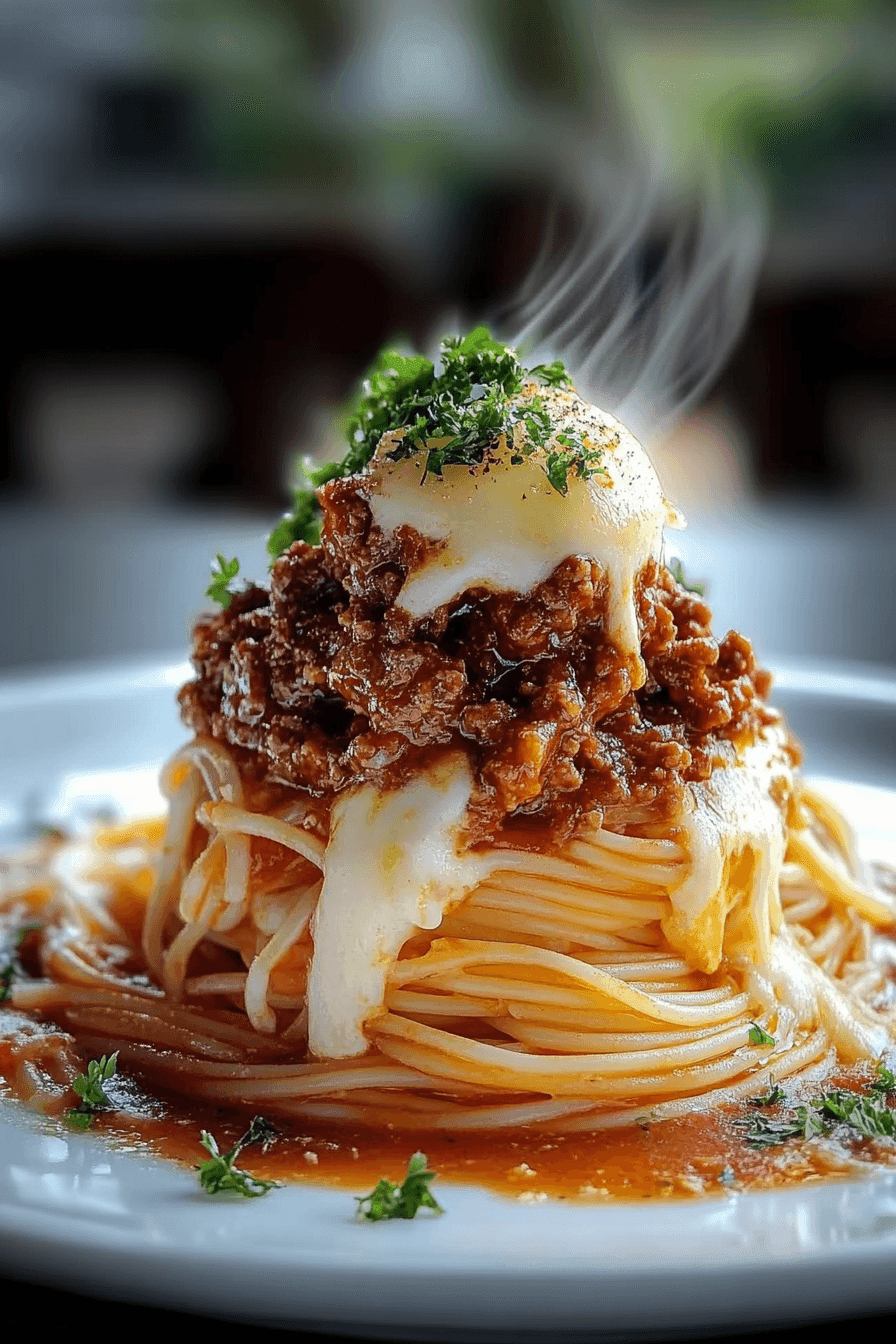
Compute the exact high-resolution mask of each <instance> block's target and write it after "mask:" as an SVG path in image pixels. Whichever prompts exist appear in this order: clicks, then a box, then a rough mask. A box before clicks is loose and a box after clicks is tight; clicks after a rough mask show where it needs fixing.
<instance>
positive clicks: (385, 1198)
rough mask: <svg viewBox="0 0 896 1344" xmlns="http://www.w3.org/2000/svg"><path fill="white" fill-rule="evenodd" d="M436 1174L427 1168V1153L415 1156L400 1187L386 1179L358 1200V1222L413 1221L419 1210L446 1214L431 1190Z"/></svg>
mask: <svg viewBox="0 0 896 1344" xmlns="http://www.w3.org/2000/svg"><path fill="white" fill-rule="evenodd" d="M435 1174H436V1173H435V1172H434V1171H430V1170H429V1168H428V1165H427V1161H426V1154H425V1153H414V1154H413V1156H412V1157H411V1159H410V1161H409V1162H408V1170H407V1175H406V1176H405V1178H404V1180H403V1181H402V1182H401V1184H400V1185H395V1184H394V1182H392V1181H388V1180H386V1179H385V1178H384V1179H383V1180H381V1181H380V1182H379V1183H378V1184H377V1185H376V1186H375V1188H374V1189H373V1190H371V1192H370V1194H369V1195H364V1196H362V1197H361V1198H359V1199H358V1221H359V1222H362V1223H363V1222H368V1223H379V1222H382V1221H383V1220H384V1219H386V1218H414V1217H416V1215H417V1213H418V1212H419V1210H420V1209H432V1211H433V1213H435V1214H441V1213H444V1212H445V1210H444V1209H443V1208H442V1207H441V1205H440V1204H437V1203H436V1200H435V1197H434V1195H433V1193H432V1191H431V1190H430V1188H429V1186H430V1182H431V1181H432V1180H434V1179H435Z"/></svg>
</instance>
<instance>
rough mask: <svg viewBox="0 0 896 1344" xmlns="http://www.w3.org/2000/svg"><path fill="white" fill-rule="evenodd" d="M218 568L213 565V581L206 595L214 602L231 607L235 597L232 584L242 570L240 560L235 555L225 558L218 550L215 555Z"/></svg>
mask: <svg viewBox="0 0 896 1344" xmlns="http://www.w3.org/2000/svg"><path fill="white" fill-rule="evenodd" d="M215 559H216V561H217V565H218V568H217V569H215V566H214V565H212V581H211V583H210V584H209V586H208V587H207V588H206V590H205V595H206V597H209V598H211V600H212V601H213V602H219V603H220V604H221V606H222V607H225V608H226V607H229V606H230V602H231V598H232V597H233V589H232V588H231V586H230V585H231V584H232V583H233V581H234V579H235V578H236V576H237V574H239V572H240V562H239V560H237V559H236V557H234V558H233V559H232V560H225V559H224V557H223V555H222V554H221V553H220V551H219V552H218V554H217V556H216V557H215Z"/></svg>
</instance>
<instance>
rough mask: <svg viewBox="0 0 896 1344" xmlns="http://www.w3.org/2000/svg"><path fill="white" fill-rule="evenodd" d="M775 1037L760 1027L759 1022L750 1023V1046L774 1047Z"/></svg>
mask: <svg viewBox="0 0 896 1344" xmlns="http://www.w3.org/2000/svg"><path fill="white" fill-rule="evenodd" d="M774 1043H775V1038H774V1036H769V1034H768V1032H767V1031H766V1030H765V1028H764V1027H760V1025H759V1023H758V1022H751V1023H750V1044H751V1045H774Z"/></svg>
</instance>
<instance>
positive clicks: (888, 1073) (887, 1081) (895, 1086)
mask: <svg viewBox="0 0 896 1344" xmlns="http://www.w3.org/2000/svg"><path fill="white" fill-rule="evenodd" d="M868 1091H869V1092H877V1093H878V1094H879V1095H880V1096H882V1097H884V1096H886V1094H887V1093H888V1092H896V1073H894V1072H893V1070H892V1069H890V1068H888V1067H887V1065H886V1064H885V1063H884V1061H883V1060H882V1059H879V1060H878V1061H877V1069H876V1077H875V1079H874V1082H873V1083H869V1085H868Z"/></svg>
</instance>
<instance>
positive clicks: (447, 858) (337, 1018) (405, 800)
mask: <svg viewBox="0 0 896 1344" xmlns="http://www.w3.org/2000/svg"><path fill="white" fill-rule="evenodd" d="M472 786H473V780H472V776H471V774H470V766H469V762H468V760H467V757H466V756H465V755H464V754H463V753H460V752H453V753H450V754H449V755H446V756H445V757H443V758H442V759H441V761H439V762H438V763H437V764H436V765H435V766H434V767H433V768H431V769H430V770H429V771H427V773H426V774H425V775H422V776H421V777H420V778H418V779H414V780H412V781H411V782H410V783H409V784H406V785H405V787H404V788H402V789H396V790H393V791H391V792H389V793H381V792H379V791H378V790H377V789H375V788H373V787H371V786H370V785H365V786H364V787H363V788H360V789H357V790H354V791H353V792H351V793H348V794H344V795H342V796H341V797H340V798H339V799H337V801H336V803H335V805H334V807H333V814H332V822H331V830H330V840H329V844H328V845H327V855H326V876H325V878H324V885H323V889H322V891H321V893H320V899H319V901H318V904H317V909H316V910H315V913H314V917H313V920H312V924H311V932H312V937H313V940H314V954H313V957H312V960H311V970H310V973H309V978H308V1045H309V1049H310V1051H311V1053H312V1054H313V1055H316V1056H318V1058H321V1059H345V1058H348V1057H351V1056H355V1055H360V1054H363V1053H364V1052H365V1050H367V1048H368V1045H369V1042H368V1040H367V1037H366V1036H365V1034H364V1024H365V1022H366V1021H367V1020H368V1018H369V1017H370V1016H371V1014H373V1013H375V1012H377V1011H378V1010H380V1009H381V1008H382V1006H383V1001H384V999H385V994H386V981H387V979H388V975H389V969H390V967H391V966H392V964H393V963H394V961H395V960H396V958H397V956H398V953H399V952H400V951H401V948H402V946H403V945H404V943H406V942H407V940H408V938H410V937H411V935H412V934H413V933H415V932H416V931H417V930H419V929H435V928H438V926H439V924H440V923H441V922H442V917H443V915H444V914H445V913H446V911H447V910H448V909H450V908H451V906H453V905H454V904H456V903H457V902H458V901H460V900H461V899H462V898H463V897H464V896H465V895H466V894H467V892H468V891H471V890H472V888H473V887H475V886H476V885H477V884H478V883H479V882H481V881H482V880H483V879H484V878H485V877H486V876H487V875H488V873H489V872H490V871H491V868H492V867H493V866H494V862H495V860H492V861H491V862H488V861H486V860H485V859H482V858H479V857H477V856H476V855H474V854H470V853H462V852H461V850H460V847H459V839H460V833H461V828H462V826H463V824H464V821H465V818H466V812H467V805H468V803H469V801H470V791H471V789H472Z"/></svg>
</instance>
